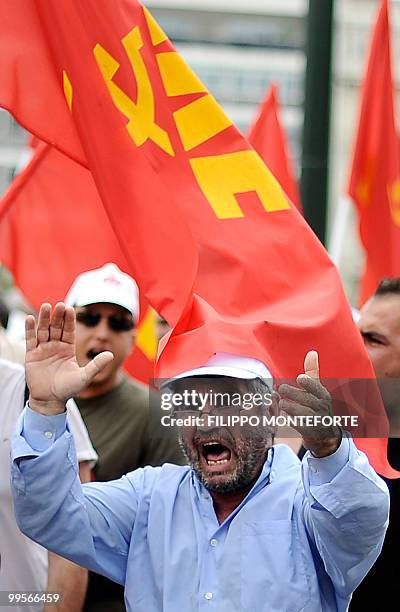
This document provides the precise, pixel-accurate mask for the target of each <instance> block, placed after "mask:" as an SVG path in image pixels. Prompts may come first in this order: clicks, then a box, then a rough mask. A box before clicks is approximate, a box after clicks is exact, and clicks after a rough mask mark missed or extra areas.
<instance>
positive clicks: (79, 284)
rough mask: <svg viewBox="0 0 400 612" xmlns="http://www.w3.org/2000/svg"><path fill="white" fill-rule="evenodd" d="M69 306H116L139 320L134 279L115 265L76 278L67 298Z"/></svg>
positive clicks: (111, 264) (137, 295)
mask: <svg viewBox="0 0 400 612" xmlns="http://www.w3.org/2000/svg"><path fill="white" fill-rule="evenodd" d="M65 303H66V305H67V306H88V305H89V304H100V303H105V304H116V305H117V306H122V308H126V310H129V312H130V313H131V314H132V315H133V317H134V319H135V321H137V320H138V318H139V291H138V288H137V285H136V283H135V281H134V280H133V278H131V277H130V276H128V274H125V273H124V272H121V270H120V269H119V268H118V266H116V265H115V264H113V263H108V264H106V265H105V266H103V267H102V268H97V269H96V270H89V271H88V272H83V273H82V274H80V275H79V276H77V277H76V279H75V280H74V282H73V283H72V286H71V288H70V290H69V291H68V293H67V296H66V298H65Z"/></svg>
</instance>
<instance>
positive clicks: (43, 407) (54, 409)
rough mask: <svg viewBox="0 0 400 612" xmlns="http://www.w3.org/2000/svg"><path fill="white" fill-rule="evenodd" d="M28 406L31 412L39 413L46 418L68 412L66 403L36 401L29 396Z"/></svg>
mask: <svg viewBox="0 0 400 612" xmlns="http://www.w3.org/2000/svg"><path fill="white" fill-rule="evenodd" d="M28 404H29V408H31V410H34V411H35V412H39V414H44V415H45V416H53V415H55V414H62V413H63V412H65V410H66V402H60V401H59V400H50V401H44V400H37V399H34V398H33V397H32V396H31V395H30V396H29V401H28Z"/></svg>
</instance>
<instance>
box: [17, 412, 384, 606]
mask: <svg viewBox="0 0 400 612" xmlns="http://www.w3.org/2000/svg"><path fill="white" fill-rule="evenodd" d="M18 427H19V429H18V433H17V434H16V436H15V438H14V441H13V451H12V458H13V466H12V480H13V488H14V498H15V511H16V516H17V520H18V523H19V525H20V527H21V529H22V531H23V532H24V533H26V534H27V535H28V536H29V537H31V538H32V539H34V540H36V541H38V542H39V543H40V544H43V545H44V546H45V547H46V548H49V549H50V550H53V551H55V552H56V553H59V554H61V555H63V556H65V557H67V558H69V559H71V560H73V561H75V562H76V563H79V564H80V565H84V566H86V567H88V568H90V569H92V570H94V571H96V572H99V573H101V574H104V575H105V576H108V577H109V578H111V579H112V580H115V581H116V582H120V583H121V584H125V599H126V606H127V609H128V611H129V612H177V611H178V610H179V611H182V612H286V611H287V612H300V611H306V612H321V611H322V612H330V611H332V612H333V611H339V612H341V611H344V610H346V609H347V606H348V603H349V600H350V597H351V593H352V591H353V590H354V589H355V588H356V586H357V585H358V584H359V582H360V581H361V580H362V578H363V577H364V575H365V574H366V573H367V571H368V570H369V568H370V567H371V565H372V564H373V562H374V561H375V559H376V558H377V556H378V554H379V552H380V549H381V546H382V543H383V538H384V533H385V529H386V526H387V521H388V506H389V501H388V499H389V498H388V492H387V488H386V485H385V484H384V482H383V481H382V480H381V479H380V478H379V477H378V476H377V475H376V474H375V472H374V471H373V469H372V468H371V467H370V466H369V464H368V461H367V459H366V457H365V455H364V454H363V453H361V452H360V451H358V450H357V449H356V447H355V446H354V444H353V442H352V441H350V440H349V439H347V438H344V439H343V441H342V443H341V445H340V447H339V449H338V450H337V451H336V452H335V453H334V454H333V455H330V456H329V457H324V458H323V459H317V458H315V457H313V456H312V455H310V454H309V453H308V454H307V455H306V456H305V457H304V459H303V462H302V464H301V463H300V461H299V460H298V459H297V457H296V456H295V455H294V453H293V452H292V451H291V450H290V449H289V448H288V447H286V446H284V445H277V446H275V447H273V448H272V449H270V451H269V453H268V459H267V461H266V463H265V465H264V468H263V471H262V473H261V475H260V477H259V479H258V480H257V482H256V483H255V485H254V487H253V488H252V490H251V491H250V492H249V494H248V495H247V497H246V498H245V499H244V500H243V502H242V503H241V504H240V506H239V507H238V508H237V509H236V510H235V511H234V512H233V513H232V514H231V515H230V516H229V517H228V518H227V519H226V520H225V521H224V523H222V524H221V525H219V524H218V520H217V517H216V514H215V511H214V507H213V503H212V499H211V496H210V494H209V493H208V492H207V490H206V489H205V488H204V487H203V486H202V485H201V484H200V483H199V481H198V480H197V478H196V476H195V474H194V472H193V471H192V470H191V468H189V467H181V466H174V465H170V464H165V465H164V466H162V467H159V468H151V467H147V468H144V469H138V470H136V471H134V472H131V473H129V474H127V475H126V476H124V477H123V478H121V479H120V480H116V481H112V482H107V483H90V484H87V485H84V486H81V484H80V482H79V479H78V468H77V463H76V458H75V449H74V445H73V440H72V437H71V434H70V432H69V431H68V430H67V429H66V420H65V415H64V414H61V415H57V416H51V417H46V416H43V415H40V414H38V413H35V412H33V411H31V410H30V409H29V408H27V409H25V411H24V414H23V415H22V416H21V419H20V421H19V426H18Z"/></svg>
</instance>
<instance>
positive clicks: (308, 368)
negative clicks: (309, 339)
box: [304, 351, 319, 379]
mask: <svg viewBox="0 0 400 612" xmlns="http://www.w3.org/2000/svg"><path fill="white" fill-rule="evenodd" d="M304 373H305V374H307V376H310V378H317V379H319V363H318V353H317V351H308V353H307V355H306V358H305V359H304Z"/></svg>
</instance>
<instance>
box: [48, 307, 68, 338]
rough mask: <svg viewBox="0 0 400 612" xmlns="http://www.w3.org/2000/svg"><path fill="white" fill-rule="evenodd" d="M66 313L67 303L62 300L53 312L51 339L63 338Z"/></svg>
mask: <svg viewBox="0 0 400 612" xmlns="http://www.w3.org/2000/svg"><path fill="white" fill-rule="evenodd" d="M64 315H65V304H63V303H62V302H58V304H56V305H55V307H54V310H53V314H52V317H51V320H50V328H49V340H61V336H62V333H63V324H64Z"/></svg>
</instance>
